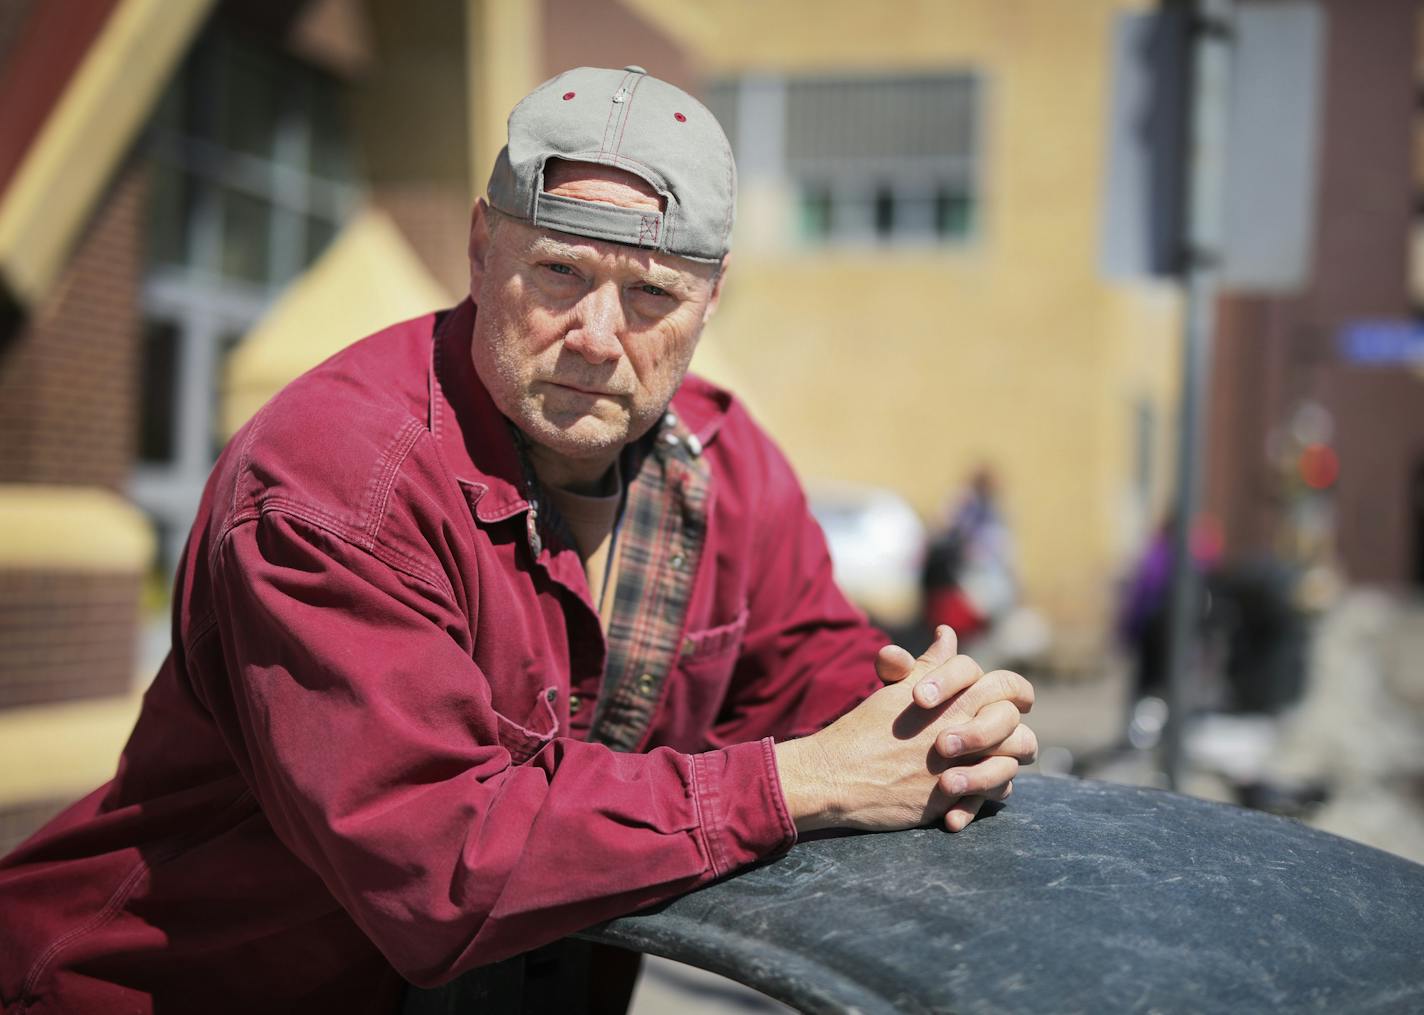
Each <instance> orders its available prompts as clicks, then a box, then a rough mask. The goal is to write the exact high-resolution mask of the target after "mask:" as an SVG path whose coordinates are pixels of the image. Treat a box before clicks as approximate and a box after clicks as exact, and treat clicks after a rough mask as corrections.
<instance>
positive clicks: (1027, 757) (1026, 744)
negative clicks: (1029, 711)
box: [992, 724, 1038, 765]
mask: <svg viewBox="0 0 1424 1015" xmlns="http://www.w3.org/2000/svg"><path fill="white" fill-rule="evenodd" d="M992 753H993V754H997V755H1001V756H1003V757H1005V758H1013V759H1014V760H1015V761H1017V762H1018V763H1019V764H1020V765H1032V764H1033V763H1034V762H1035V761H1037V760H1038V737H1037V736H1035V735H1034V732H1033V730H1031V729H1029V728H1028V727H1027V726H1024V725H1022V724H1020V725H1019V727H1018V728H1017V729H1016V730H1014V731H1013V732H1012V733H1010V734H1009V736H1008V739H1006V740H1005V741H1004V742H1003V743H1001V744H1000V745H999V746H998V747H995V748H993V749H992Z"/></svg>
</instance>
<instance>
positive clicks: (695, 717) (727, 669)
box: [667, 609, 747, 750]
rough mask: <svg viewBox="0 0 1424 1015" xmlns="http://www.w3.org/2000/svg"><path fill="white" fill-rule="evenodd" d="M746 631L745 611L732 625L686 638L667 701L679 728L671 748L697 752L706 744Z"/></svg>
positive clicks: (725, 696)
mask: <svg viewBox="0 0 1424 1015" xmlns="http://www.w3.org/2000/svg"><path fill="white" fill-rule="evenodd" d="M746 630H747V611H746V609H743V610H742V611H741V612H740V613H738V614H737V617H736V619H735V620H733V621H732V622H731V623H728V624H721V625H719V626H717V627H709V628H705V629H704V630H701V631H689V632H688V633H687V635H686V636H685V637H684V638H683V641H682V646H681V651H680V652H679V654H678V660H677V665H676V667H675V668H674V673H673V682H672V686H671V687H670V688H669V689H668V690H669V693H668V698H667V703H668V705H669V706H670V708H671V712H672V714H671V715H670V716H669V718H671V719H672V720H673V722H674V724H675V726H676V732H675V734H674V736H673V737H672V738H670V740H672V741H674V742H673V743H672V746H677V747H680V749H684V750H696V749H702V747H703V746H704V745H705V743H706V737H707V733H708V731H709V730H710V729H711V727H712V725H713V723H715V722H716V720H717V716H718V714H719V713H720V712H721V711H722V707H723V705H724V703H725V702H726V699H727V689H728V686H729V685H730V683H731V680H732V673H733V671H734V670H735V669H736V667H737V660H738V659H739V658H740V656H741V649H742V636H743V635H745V634H746Z"/></svg>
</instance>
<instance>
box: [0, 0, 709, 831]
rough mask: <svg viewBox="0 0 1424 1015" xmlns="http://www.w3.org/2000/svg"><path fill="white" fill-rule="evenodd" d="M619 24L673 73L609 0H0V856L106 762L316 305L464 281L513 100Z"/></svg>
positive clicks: (676, 64)
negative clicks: (471, 237) (169, 611)
mask: <svg viewBox="0 0 1424 1015" xmlns="http://www.w3.org/2000/svg"><path fill="white" fill-rule="evenodd" d="M548 23H553V24H557V25H560V26H562V28H566V29H569V30H568V31H564V30H561V31H560V32H558V33H554V34H557V39H554V38H553V37H552V35H545V34H544V33H543V32H542V30H541V27H540V26H542V25H544V24H548ZM578 26H582V27H581V28H579V27H578ZM512 42H514V43H517V44H511V43H512ZM634 47H636V48H637V49H638V51H639V52H640V53H641V54H643V58H644V59H651V60H654V61H658V62H659V66H660V68H664V69H665V70H664V73H665V75H666V76H671V77H674V78H681V79H682V80H683V81H687V80H688V77H689V75H688V73H687V69H686V65H685V61H684V60H683V58H682V56H681V54H680V51H679V50H678V49H677V48H676V47H675V46H674V45H673V44H672V43H670V42H669V41H668V40H667V39H666V38H665V37H664V36H662V35H661V34H660V33H659V32H658V31H657V30H655V29H653V28H651V27H649V26H647V25H646V24H645V23H644V22H643V21H642V20H641V19H640V18H638V17H637V16H636V15H635V14H633V13H632V12H631V11H630V10H629V9H625V8H624V7H623V6H622V5H620V4H617V3H614V2H612V0H601V2H598V3H593V4H580V3H575V2H573V0H546V2H545V3H543V4H525V3H522V2H511V0H463V2H449V0H305V2H295V3H293V2H286V0H242V2H238V0H0V107H3V108H4V110H5V113H4V115H3V116H0V852H3V851H4V850H6V849H7V848H8V847H9V846H10V845H13V844H14V843H16V842H18V841H19V839H20V838H22V837H23V835H25V834H27V833H28V832H29V831H30V830H31V829H33V828H34V827H35V826H37V825H38V824H39V823H40V822H41V821H43V820H44V819H45V818H47V817H48V816H49V815H50V814H52V813H54V812H55V811H56V810H58V809H59V807H61V806H62V805H63V804H65V803H67V802H68V801H69V800H71V799H73V798H75V797H76V796H78V795H80V794H82V793H84V792H87V791H88V790H90V789H92V788H93V787H94V786H95V785H98V784H99V783H101V782H102V781H103V780H104V779H106V778H107V777H108V776H109V774H111V772H112V770H113V765H114V761H115V759H116V758H117V756H118V753H119V750H120V749H121V747H122V745H123V741H124V739H125V738H126V736H127V733H128V730H129V728H130V726H131V725H132V721H133V716H134V715H135V713H136V711H137V707H138V696H139V694H140V693H141V691H142V688H143V687H144V686H146V684H147V680H148V679H149V678H150V677H151V673H150V672H148V670H149V669H150V668H151V664H152V662H153V660H152V659H151V658H148V659H142V658H141V657H143V656H144V655H145V654H147V655H149V656H151V655H152V654H153V652H154V651H155V650H158V651H161V648H162V645H161V644H160V643H163V642H164V641H165V638H164V634H163V631H164V629H165V620H164V617H165V608H166V598H167V582H168V580H169V576H170V575H171V574H172V570H173V568H174V566H175V564H176V560H177V556H178V554H179V553H180V552H181V547H182V542H183V539H184V537H185V535H186V530H187V527H188V524H189V520H190V519H191V516H192V513H193V511H194V509H195V507H196V505H197V502H198V498H199V496H200V494H201V490H202V484H203V482H204V480H205V478H206V476H207V473H208V470H209V468H210V467H211V465H212V462H213V460H214V458H215V457H216V455H217V452H218V450H219V449H220V448H221V446H222V444H223V442H224V441H225V439H226V438H227V436H228V435H229V434H230V433H231V432H232V430H233V429H234V428H235V427H236V425H238V424H240V422H241V421H242V419H243V418H244V416H245V415H246V414H248V413H250V411H251V410H252V409H253V408H254V407H255V406H256V405H257V404H260V403H261V401H263V400H264V399H265V398H266V397H267V396H268V395H270V394H271V393H272V392H273V391H275V389H276V388H277V387H279V386H280V385H281V384H282V383H284V382H285V381H286V380H287V379H289V378H290V377H291V376H293V375H295V373H297V372H299V371H300V370H301V369H303V368H305V366H307V365H310V364H313V363H315V362H317V361H318V360H320V359H321V358H324V356H325V355H327V354H329V353H330V352H332V351H335V350H334V348H332V347H329V346H327V345H324V344H323V342H325V341H329V336H326V335H322V336H321V337H318V338H317V339H315V340H313V338H312V336H313V335H315V334H316V333H317V331H318V329H316V328H313V327H312V323H313V319H314V318H315V319H316V320H319V321H320V322H321V324H322V325H324V326H325V327H324V329H321V330H323V331H326V332H330V331H339V332H340V333H341V335H342V336H344V338H345V339H348V340H349V339H350V338H352V337H354V336H356V335H359V334H362V333H364V332H365V331H369V330H374V329H375V328H376V327H379V326H381V325H384V324H387V323H389V322H390V321H392V320H397V319H400V318H401V317H405V316H411V315H413V314H415V313H419V312H424V311H426V310H428V309H430V308H431V307H432V306H436V305H441V304H446V303H449V302H452V294H457V293H459V292H460V291H462V289H463V288H464V286H465V270H466V269H465V253H464V249H465V237H466V232H467V224H468V216H469V202H470V195H471V193H473V192H474V191H475V190H476V188H478V187H482V185H483V181H482V180H476V179H474V177H475V176H477V175H479V174H478V173H476V172H474V171H472V168H471V167H472V166H474V165H479V166H487V165H488V164H489V163H490V162H491V161H492V159H493V154H494V151H495V150H496V148H494V147H491V146H492V145H495V144H496V141H495V139H497V138H502V133H503V120H504V116H505V114H506V113H507V111H508V107H509V105H510V104H511V103H512V101H513V99H514V98H517V97H518V95H520V94H522V93H523V91H524V90H526V89H527V87H529V86H530V85H532V84H533V83H535V82H537V81H538V80H540V79H541V78H542V77H544V76H547V73H548V72H547V71H546V66H545V64H546V63H547V62H548V61H555V62H557V63H558V64H559V65H560V66H561V67H562V66H563V65H565V64H567V63H570V62H576V61H579V60H581V61H582V62H603V63H609V62H616V63H628V62H631V61H632V60H633V59H634V56H633V54H632V50H633V49H634ZM649 54H651V56H650V55H649ZM436 97H438V101H435V98H436ZM500 143H502V141H501V142H500ZM239 350H241V355H235V354H237V353H238V351H239ZM146 630H147V631H149V632H151V634H150V635H149V636H148V638H147V640H148V641H149V642H151V643H152V646H151V647H150V648H149V649H148V650H147V652H145V648H144V645H143V644H142V643H143V642H144V640H145V634H144V632H145V631H146Z"/></svg>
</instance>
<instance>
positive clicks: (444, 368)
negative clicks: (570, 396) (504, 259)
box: [428, 297, 732, 522]
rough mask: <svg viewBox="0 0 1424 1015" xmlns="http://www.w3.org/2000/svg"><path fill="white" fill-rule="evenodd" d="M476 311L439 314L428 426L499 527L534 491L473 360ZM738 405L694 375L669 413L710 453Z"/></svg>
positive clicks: (462, 308) (475, 501)
mask: <svg viewBox="0 0 1424 1015" xmlns="http://www.w3.org/2000/svg"><path fill="white" fill-rule="evenodd" d="M475 313H476V309H475V305H474V303H473V302H472V301H471V300H470V299H469V298H468V297H466V298H465V299H464V300H462V301H461V302H460V303H459V304H458V305H457V306H455V307H454V308H453V309H450V310H446V311H443V312H442V313H440V314H438V315H436V319H435V333H434V343H433V345H434V348H433V350H432V352H431V361H430V415H429V421H428V422H429V426H430V430H431V433H432V434H433V435H434V436H435V440H436V443H437V445H438V446H439V448H440V453H441V455H442V456H443V457H444V459H445V464H446V466H447V467H448V468H449V469H450V471H451V472H452V473H453V474H454V477H455V479H456V480H458V481H459V482H460V483H461V484H463V485H464V486H466V487H467V488H469V491H470V494H471V497H470V500H471V504H472V506H473V508H474V511H475V515H476V517H477V518H479V520H480V521H482V522H497V521H501V520H503V519H505V518H510V517H512V516H513V515H516V514H518V513H519V512H521V511H524V510H526V509H527V508H528V507H529V499H528V498H529V495H530V491H529V490H528V484H527V482H526V479H525V473H524V466H523V464H522V463H521V460H520V454H519V450H518V448H517V447H516V445H515V440H514V435H513V424H511V423H510V422H509V420H508V419H506V418H505V416H504V414H503V413H501V412H500V411H499V409H498V407H497V406H496V405H495V404H494V400H493V399H492V398H490V395H489V392H488V391H487V390H486V389H485V386H484V384H483V383H482V382H481V381H480V377H479V374H477V373H476V372H475V364H474V362H473V360H471V358H470V342H471V338H472V335H473V331H474V324H475ZM731 401H732V396H731V395H730V394H728V393H727V392H726V391H724V390H722V389H721V388H719V387H717V386H716V385H713V384H711V383H709V382H707V381H705V380H703V379H702V378H700V377H696V376H693V375H691V374H689V375H688V376H687V377H685V378H684V379H683V382H682V385H681V387H679V388H678V391H677V393H676V394H675V395H674V396H673V400H672V404H671V406H670V407H669V408H670V409H671V410H672V411H673V413H674V414H675V416H676V417H678V418H679V419H680V420H681V423H680V426H679V427H678V429H679V430H681V431H682V432H683V433H691V434H695V435H696V436H697V439H698V441H699V442H700V444H701V446H702V447H706V446H708V445H710V444H711V443H712V441H713V440H714V439H715V437H716V435H717V431H718V429H719V428H720V427H721V425H722V420H723V418H724V417H725V416H726V414H727V410H728V409H729V408H730V406H731ZM655 430H656V428H655ZM639 443H640V444H648V443H651V442H650V441H643V442H639ZM641 457H642V456H641V455H638V458H639V459H641ZM626 464H634V463H626ZM636 472H637V469H636V467H634V468H633V469H632V470H631V471H629V472H626V473H625V475H627V476H629V477H630V478H631V477H632V476H634V475H636Z"/></svg>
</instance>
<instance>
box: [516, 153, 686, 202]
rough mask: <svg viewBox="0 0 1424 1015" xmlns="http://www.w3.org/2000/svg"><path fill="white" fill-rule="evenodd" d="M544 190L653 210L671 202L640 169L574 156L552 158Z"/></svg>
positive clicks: (546, 171) (547, 165) (546, 174)
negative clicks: (623, 167)
mask: <svg viewBox="0 0 1424 1015" xmlns="http://www.w3.org/2000/svg"><path fill="white" fill-rule="evenodd" d="M544 193H546V194H557V195H559V196H561V197H576V198H580V199H582V200H585V201H602V202H604V203H606V204H614V205H618V206H619V207H622V208H641V209H646V210H649V211H662V210H663V209H664V207H665V206H666V205H667V201H666V199H664V197H663V196H662V195H661V194H659V193H658V191H657V188H655V187H654V186H653V185H652V184H651V183H649V182H648V181H647V180H645V179H643V178H642V177H641V176H638V175H637V174H636V173H632V172H629V171H628V170H626V169H619V168H617V167H615V166H604V165H599V164H597V163H593V162H576V161H573V160H571V159H550V160H549V161H548V163H547V164H546V165H545V167H544Z"/></svg>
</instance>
